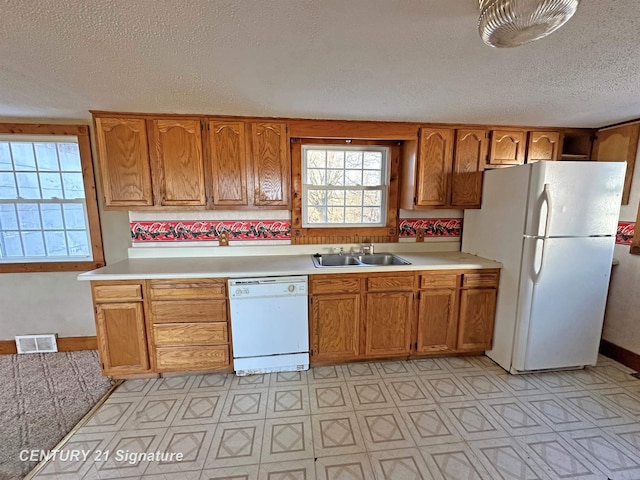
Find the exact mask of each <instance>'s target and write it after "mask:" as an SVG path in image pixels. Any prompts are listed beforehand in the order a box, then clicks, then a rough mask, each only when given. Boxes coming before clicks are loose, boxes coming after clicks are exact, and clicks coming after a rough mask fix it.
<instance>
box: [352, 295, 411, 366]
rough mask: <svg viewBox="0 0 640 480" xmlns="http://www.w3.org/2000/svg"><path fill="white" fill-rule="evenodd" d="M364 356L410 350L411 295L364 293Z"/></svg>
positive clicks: (387, 354)
mask: <svg viewBox="0 0 640 480" xmlns="http://www.w3.org/2000/svg"><path fill="white" fill-rule="evenodd" d="M363 318H364V322H365V332H366V335H365V354H366V355H370V356H394V355H405V354H408V353H409V351H410V348H411V324H412V320H413V292H391V293H367V296H366V303H365V314H364V317H363Z"/></svg>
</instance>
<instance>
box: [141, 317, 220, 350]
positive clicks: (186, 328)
mask: <svg viewBox="0 0 640 480" xmlns="http://www.w3.org/2000/svg"><path fill="white" fill-rule="evenodd" d="M153 338H154V340H155V342H156V345H157V346H168V345H172V346H180V345H220V344H222V343H229V333H228V331H227V324H226V322H216V323H160V324H154V325H153Z"/></svg>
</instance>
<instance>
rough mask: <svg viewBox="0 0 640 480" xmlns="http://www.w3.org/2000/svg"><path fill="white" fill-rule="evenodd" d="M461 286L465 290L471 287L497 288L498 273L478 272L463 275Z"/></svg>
mask: <svg viewBox="0 0 640 480" xmlns="http://www.w3.org/2000/svg"><path fill="white" fill-rule="evenodd" d="M462 286H463V287H465V288H472V287H492V288H497V286H498V272H495V271H489V272H479V273H465V274H464V276H463V279H462Z"/></svg>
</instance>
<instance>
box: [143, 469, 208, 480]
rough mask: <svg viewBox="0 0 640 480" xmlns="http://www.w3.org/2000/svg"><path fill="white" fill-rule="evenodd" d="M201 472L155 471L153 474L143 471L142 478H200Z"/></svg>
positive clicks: (170, 479)
mask: <svg viewBox="0 0 640 480" xmlns="http://www.w3.org/2000/svg"><path fill="white" fill-rule="evenodd" d="M201 475H202V472H201V471H200V470H194V471H192V472H174V473H155V474H153V475H150V474H147V473H145V474H144V475H143V476H142V477H141V478H142V479H143V480H200V476H201Z"/></svg>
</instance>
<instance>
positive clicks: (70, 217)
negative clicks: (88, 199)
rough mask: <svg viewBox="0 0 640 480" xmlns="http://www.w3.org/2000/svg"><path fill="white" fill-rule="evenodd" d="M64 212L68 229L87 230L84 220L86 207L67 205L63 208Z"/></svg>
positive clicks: (77, 204)
mask: <svg viewBox="0 0 640 480" xmlns="http://www.w3.org/2000/svg"><path fill="white" fill-rule="evenodd" d="M62 209H63V210H64V222H65V224H66V225H67V229H85V228H87V226H86V224H85V218H84V206H83V205H82V204H80V203H65V204H64V205H63V206H62Z"/></svg>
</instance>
